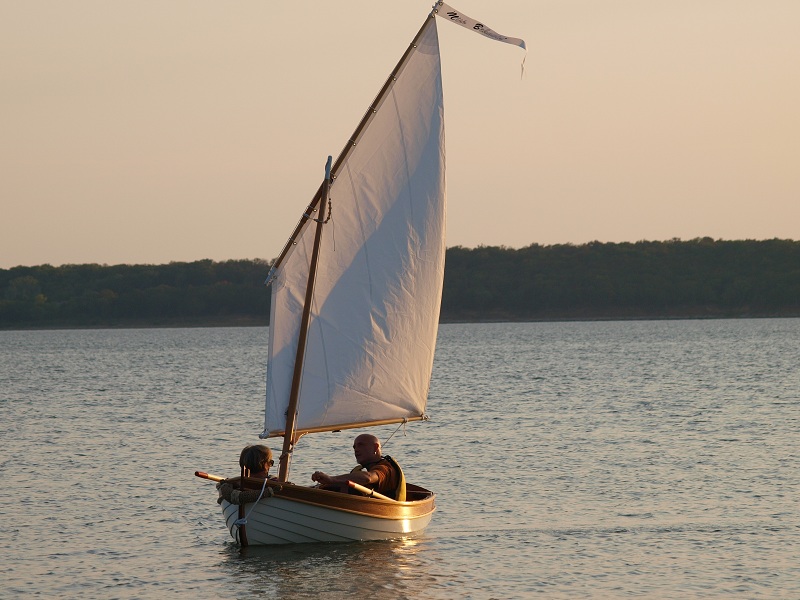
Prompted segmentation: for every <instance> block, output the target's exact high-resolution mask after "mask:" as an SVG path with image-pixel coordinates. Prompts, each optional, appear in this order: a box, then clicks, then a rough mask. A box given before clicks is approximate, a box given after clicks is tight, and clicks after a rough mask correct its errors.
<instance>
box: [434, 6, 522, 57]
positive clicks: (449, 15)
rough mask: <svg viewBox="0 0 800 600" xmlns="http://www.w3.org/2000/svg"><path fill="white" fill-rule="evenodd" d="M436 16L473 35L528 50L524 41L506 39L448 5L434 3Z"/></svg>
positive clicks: (506, 37)
mask: <svg viewBox="0 0 800 600" xmlns="http://www.w3.org/2000/svg"><path fill="white" fill-rule="evenodd" d="M436 14H438V15H439V16H440V17H442V18H443V19H446V20H448V21H451V22H453V23H458V24H459V25H461V26H462V27H466V28H467V29H471V30H472V31H474V32H475V33H480V34H481V35H482V36H485V37H488V38H489V39H490V40H496V41H498V42H505V43H506V44H512V45H514V46H519V47H520V48H522V49H523V50H525V51H526V52H527V50H528V49H527V48H526V47H525V40H521V39H519V38H512V37H508V36H505V35H500V34H499V33H497V32H496V31H494V30H492V29H489V28H488V27H487V26H486V25H484V24H483V23H481V22H480V21H476V20H475V19H471V18H469V17H468V16H467V15H465V14H464V13H462V12H461V11H458V10H456V9H455V8H453V7H452V6H450V5H448V4H445V3H444V2H437V3H436Z"/></svg>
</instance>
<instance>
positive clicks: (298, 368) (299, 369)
mask: <svg viewBox="0 0 800 600" xmlns="http://www.w3.org/2000/svg"><path fill="white" fill-rule="evenodd" d="M332 160H333V157H331V156H329V157H328V162H327V164H326V165H325V180H324V181H323V182H322V194H321V195H320V198H321V199H322V201H321V202H319V204H318V205H319V213H318V214H319V216H318V217H317V218H316V219H314V221H316V223H317V230H316V232H315V233H314V247H313V250H312V252H311V264H310V265H309V270H308V285H307V286H306V297H305V302H304V304H303V316H302V317H301V320H300V336H299V339H298V340H297V354H296V356H295V361H294V374H293V376H292V390H291V392H290V394H289V408H288V409H287V410H286V429H285V431H284V435H283V450H282V451H281V455H280V458H279V462H280V471H279V473H278V480H279V481H287V479H288V478H289V465H290V463H291V459H292V451H293V450H294V444H295V442H296V441H297V440H295V439H294V436H295V424H296V422H297V401H298V399H299V397H300V380H301V379H302V375H303V361H304V360H305V353H306V340H307V339H308V324H309V322H310V321H311V304H312V302H313V300H314V282H315V281H316V278H317V264H318V262H319V247H320V241H321V240H322V226H323V225H324V224H325V199H326V198H328V195H329V194H330V187H331V161H332ZM310 212H311V207H309V213H306V215H304V216H306V217H307V218H310Z"/></svg>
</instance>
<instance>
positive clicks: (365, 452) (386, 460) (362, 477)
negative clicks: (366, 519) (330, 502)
mask: <svg viewBox="0 0 800 600" xmlns="http://www.w3.org/2000/svg"><path fill="white" fill-rule="evenodd" d="M353 453H354V454H355V456H356V460H357V461H358V464H359V466H358V467H356V468H355V469H353V470H352V471H350V472H349V473H346V474H344V475H328V474H327V473H323V472H322V471H315V472H314V474H313V475H311V479H312V480H313V481H316V482H317V483H319V484H321V485H322V486H323V487H324V488H325V489H329V490H335V491H338V492H349V491H350V488H349V487H348V485H347V482H348V481H352V482H353V483H358V484H360V485H363V486H364V487H368V488H370V489H371V490H374V491H376V492H378V493H379V494H383V495H384V496H389V498H394V499H395V500H405V495H406V494H405V492H406V490H405V487H406V485H405V478H404V477H403V471H402V469H401V468H400V465H398V464H397V462H396V461H395V460H394V459H393V458H392V457H391V456H382V455H381V442H380V440H379V439H378V438H376V437H375V436H374V435H370V434H368V433H363V434H361V435H359V436H358V437H357V438H356V439H355V441H354V442H353Z"/></svg>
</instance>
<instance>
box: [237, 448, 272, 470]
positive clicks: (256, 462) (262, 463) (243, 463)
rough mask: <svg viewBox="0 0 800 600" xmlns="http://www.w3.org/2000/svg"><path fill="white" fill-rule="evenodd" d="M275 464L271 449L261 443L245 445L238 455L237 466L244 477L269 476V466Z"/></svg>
mask: <svg viewBox="0 0 800 600" xmlns="http://www.w3.org/2000/svg"><path fill="white" fill-rule="evenodd" d="M274 464H275V461H273V460H272V450H270V449H269V448H267V447H266V446H263V445H261V444H255V445H253V446H245V448H244V450H242V453H241V454H240V455H239V466H240V467H242V469H244V471H243V474H244V476H245V477H269V468H270V467H271V466H272V465H274Z"/></svg>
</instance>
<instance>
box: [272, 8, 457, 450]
mask: <svg viewBox="0 0 800 600" xmlns="http://www.w3.org/2000/svg"><path fill="white" fill-rule="evenodd" d="M431 17H433V15H431ZM387 85H388V93H382V94H381V95H379V100H378V103H377V104H374V105H373V106H372V107H371V109H370V112H371V113H372V112H373V110H374V114H371V115H370V118H369V120H368V123H367V125H366V127H365V128H359V130H358V131H357V136H356V139H354V140H351V144H350V147H349V148H347V149H346V151H345V152H343V154H342V157H340V160H339V161H337V163H336V165H335V172H334V173H333V176H334V181H333V184H332V186H331V188H330V198H331V203H332V219H331V220H330V221H329V222H328V223H327V224H326V225H324V229H323V237H322V243H321V246H320V249H319V262H318V266H317V275H316V283H315V289H314V295H313V302H312V305H311V313H310V321H309V326H308V337H307V342H306V349H305V360H304V362H303V370H302V379H301V381H300V395H299V402H298V414H297V421H296V424H295V433H296V434H301V433H304V432H309V431H328V430H335V429H341V428H346V427H360V426H367V425H370V424H379V423H392V422H402V421H404V420H406V419H409V420H410V419H419V418H423V417H424V413H425V405H426V401H427V396H428V385H429V381H430V375H431V370H432V367H433V355H434V347H435V343H436V334H437V328H438V320H439V307H440V303H441V295H442V281H443V277H444V255H445V236H444V229H445V195H446V194H445V156H444V105H443V101H442V78H441V64H440V58H439V41H438V34H437V30H436V20H435V18H429V19H428V21H427V22H426V24H425V25H424V26H423V28H422V29H421V30H420V33H419V34H418V37H417V38H416V39H415V42H414V45H413V47H412V48H410V49H409V52H407V53H406V55H404V58H403V61H401V63H400V65H398V70H397V71H396V72H395V73H394V76H393V78H390V81H389V82H387ZM342 158H343V160H342ZM316 200H317V206H320V208H324V207H325V205H326V199H324V198H323V199H321V201H320V199H319V198H317V199H316ZM316 214H317V215H319V214H320V213H319V212H317V213H316ZM313 225H316V224H315V223H314V221H313V219H304V220H303V222H302V223H301V226H300V227H299V230H298V231H297V232H296V235H295V236H294V237H293V242H292V243H291V246H290V247H289V248H288V250H289V251H288V252H286V253H285V254H284V255H282V260H281V262H280V264H279V265H277V266H276V269H275V270H274V272H273V273H271V274H270V278H271V282H272V308H271V314H270V329H269V355H268V367H267V397H266V411H265V424H264V432H263V433H262V434H261V435H262V437H274V436H280V435H284V433H285V432H284V429H285V427H286V415H287V409H288V406H289V396H290V389H291V387H292V378H293V372H294V366H295V359H296V354H297V348H298V337H299V331H300V322H301V315H302V313H303V305H304V299H305V294H306V286H307V282H308V277H309V270H310V262H311V255H312V247H313V240H314V231H315V226H313ZM290 434H291V432H290Z"/></svg>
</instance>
